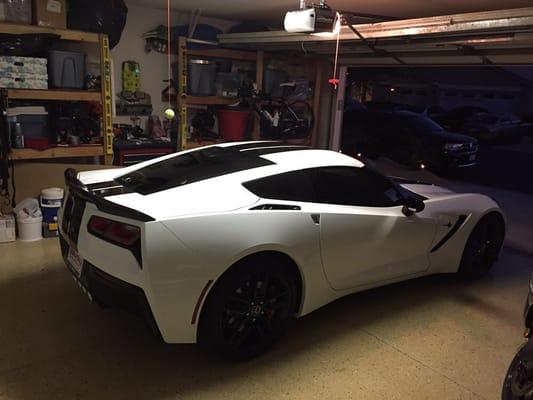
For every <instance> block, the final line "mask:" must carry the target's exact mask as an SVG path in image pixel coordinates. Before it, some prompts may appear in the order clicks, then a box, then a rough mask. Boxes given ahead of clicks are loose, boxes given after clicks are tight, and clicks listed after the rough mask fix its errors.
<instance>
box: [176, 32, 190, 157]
mask: <svg viewBox="0 0 533 400" xmlns="http://www.w3.org/2000/svg"><path fill="white" fill-rule="evenodd" d="M178 52H179V54H178V82H177V85H178V96H177V100H178V101H177V104H178V110H179V118H180V119H179V122H178V123H179V141H180V150H186V149H187V139H188V137H189V128H188V122H187V118H188V116H187V102H186V100H185V98H186V96H187V39H186V38H184V37H180V38H179V40H178Z"/></svg>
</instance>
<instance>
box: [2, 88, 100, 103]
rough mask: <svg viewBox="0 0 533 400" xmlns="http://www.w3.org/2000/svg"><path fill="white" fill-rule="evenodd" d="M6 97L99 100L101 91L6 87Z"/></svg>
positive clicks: (14, 98) (13, 98)
mask: <svg viewBox="0 0 533 400" xmlns="http://www.w3.org/2000/svg"><path fill="white" fill-rule="evenodd" d="M7 97H8V99H11V100H17V99H18V100H63V101H100V100H101V99H102V93H100V92H96V91H95V92H90V91H88V90H61V89H48V90H39V89H8V91H7Z"/></svg>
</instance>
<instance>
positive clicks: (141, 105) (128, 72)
mask: <svg viewBox="0 0 533 400" xmlns="http://www.w3.org/2000/svg"><path fill="white" fill-rule="evenodd" d="M118 98H119V101H118V102H117V114H118V115H151V114H152V100H151V98H150V95H149V94H148V93H145V92H143V91H141V66H140V65H139V63H138V62H136V61H131V60H130V61H124V62H123V63H122V91H121V92H120V93H119V94H118Z"/></svg>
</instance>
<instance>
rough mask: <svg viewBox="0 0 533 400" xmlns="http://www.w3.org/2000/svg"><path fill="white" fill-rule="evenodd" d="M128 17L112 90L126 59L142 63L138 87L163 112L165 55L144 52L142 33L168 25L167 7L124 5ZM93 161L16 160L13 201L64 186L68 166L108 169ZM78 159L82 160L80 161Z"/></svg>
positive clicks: (222, 24) (182, 17) (181, 19)
mask: <svg viewBox="0 0 533 400" xmlns="http://www.w3.org/2000/svg"><path fill="white" fill-rule="evenodd" d="M127 6H128V19H127V23H126V27H125V28H124V32H123V33H122V38H121V41H120V43H119V44H118V45H117V46H116V47H115V48H114V49H113V50H111V57H112V59H113V62H114V76H113V77H114V81H115V89H116V90H117V91H120V90H121V87H122V80H121V65H122V62H123V61H125V60H135V61H138V62H139V63H140V65H141V89H142V90H143V91H145V92H147V93H148V94H150V96H151V97H152V104H153V109H154V113H155V114H162V113H163V112H164V110H165V108H166V104H164V103H163V102H162V101H161V91H162V90H163V89H164V87H165V83H164V82H163V81H162V80H163V79H165V77H166V76H167V58H166V56H165V55H164V54H160V53H156V52H151V53H149V54H147V53H145V51H144V40H143V39H142V34H143V33H145V32H146V31H148V30H151V29H153V28H155V27H156V26H157V25H159V24H163V25H166V24H167V14H166V10H162V9H155V8H148V7H141V6H136V5H131V4H127ZM188 21H189V16H188V15H186V14H183V13H174V14H173V15H172V24H173V25H179V24H186V23H188ZM199 23H207V24H211V25H213V26H216V27H217V28H219V29H221V30H223V31H226V30H227V29H229V27H231V26H233V25H234V24H235V22H234V21H225V20H220V19H213V18H205V17H203V18H200V20H199ZM114 122H117V123H131V120H130V119H129V117H116V118H114ZM91 161H92V160H85V161H83V160H72V161H71V162H70V163H64V164H58V163H46V162H17V163H16V164H15V168H16V169H15V185H16V189H17V192H16V201H20V200H22V199H24V198H26V197H36V196H38V195H39V193H40V191H41V189H43V188H46V187H53V186H58V187H62V186H63V172H64V171H65V169H66V168H68V167H71V166H72V167H74V168H76V169H78V170H80V171H83V170H90V169H100V168H109V167H106V166H103V165H96V164H90V163H91ZM80 162H85V163H84V164H83V163H82V164H80Z"/></svg>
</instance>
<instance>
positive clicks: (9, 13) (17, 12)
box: [0, 0, 32, 25]
mask: <svg viewBox="0 0 533 400" xmlns="http://www.w3.org/2000/svg"><path fill="white" fill-rule="evenodd" d="M31 5H32V0H0V22H13V23H16V24H26V25H30V24H31V19H32V12H31Z"/></svg>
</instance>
